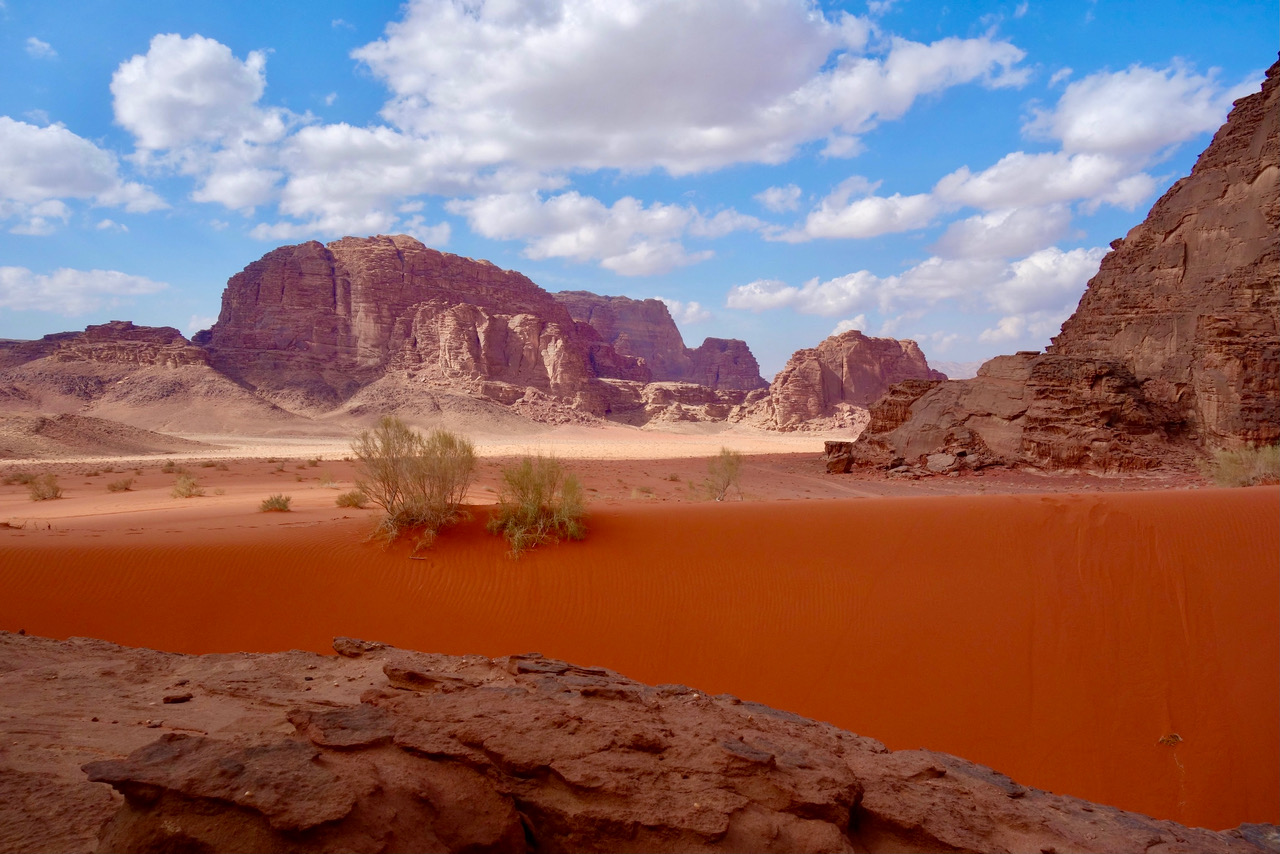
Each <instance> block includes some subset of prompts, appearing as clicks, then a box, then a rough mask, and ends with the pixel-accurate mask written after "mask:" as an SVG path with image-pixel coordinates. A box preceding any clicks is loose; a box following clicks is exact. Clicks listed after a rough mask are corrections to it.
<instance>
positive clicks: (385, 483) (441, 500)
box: [351, 416, 476, 546]
mask: <svg viewBox="0 0 1280 854" xmlns="http://www.w3.org/2000/svg"><path fill="white" fill-rule="evenodd" d="M351 452H352V454H353V455H354V456H355V458H356V460H357V462H358V470H357V471H358V473H357V476H356V488H357V489H358V490H359V491H360V492H363V493H364V494H365V495H366V496H368V499H369V501H371V502H372V503H373V504H375V505H377V506H378V507H381V508H382V511H383V516H382V520H381V521H380V522H379V524H378V530H377V531H376V534H380V535H382V536H385V537H386V538H387V539H388V540H389V541H390V540H395V539H396V538H398V537H400V536H401V535H402V534H404V533H405V532H407V531H409V530H411V529H415V530H420V531H421V534H420V536H419V539H418V542H417V544H416V545H417V546H422V545H425V544H429V543H430V542H431V541H432V540H434V539H435V537H436V534H438V533H439V532H440V530H441V529H442V528H444V527H445V526H446V525H450V524H452V523H453V522H456V521H457V520H458V519H459V518H461V516H462V513H461V509H460V508H461V506H462V499H463V497H464V496H465V495H466V493H467V487H468V486H469V485H470V484H471V479H472V477H473V476H474V474H475V468H476V453H475V447H474V446H473V445H472V444H471V442H470V441H469V440H467V439H466V438H464V437H461V436H456V435H454V434H453V433H449V432H446V431H444V430H433V431H432V432H431V434H430V435H428V436H423V435H422V434H421V433H419V432H418V431H417V430H414V429H413V428H411V427H409V426H408V425H407V424H405V423H404V422H403V421H401V420H400V419H399V418H396V417H394V416H385V417H384V418H382V420H380V421H379V422H378V425H377V426H376V427H374V428H373V429H372V430H365V431H364V432H363V433H361V434H360V436H359V437H357V439H356V440H355V441H354V442H352V443H351Z"/></svg>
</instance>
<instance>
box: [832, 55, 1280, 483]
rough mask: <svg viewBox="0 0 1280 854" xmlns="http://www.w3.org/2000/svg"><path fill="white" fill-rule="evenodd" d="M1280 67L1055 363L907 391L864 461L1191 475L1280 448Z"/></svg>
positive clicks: (1014, 365)
mask: <svg viewBox="0 0 1280 854" xmlns="http://www.w3.org/2000/svg"><path fill="white" fill-rule="evenodd" d="M1278 123H1280V63H1277V64H1275V65H1273V66H1272V67H1271V68H1270V70H1268V72H1267V78H1266V82H1265V83H1264V84H1263V87H1262V91H1261V92H1258V93H1256V94H1253V95H1250V96H1248V97H1246V98H1242V99H1241V100H1239V101H1237V102H1236V104H1235V107H1234V109H1233V110H1232V111H1231V115H1230V116H1229V117H1228V119H1227V123H1226V124H1225V125H1224V126H1223V127H1222V128H1221V129H1220V130H1219V131H1218V133H1217V134H1216V135H1215V136H1214V139H1213V142H1212V143H1211V144H1210V145H1209V148H1208V149H1207V150H1206V151H1205V152H1204V153H1203V154H1202V155H1201V156H1200V158H1199V160H1198V161H1197V163H1196V165H1195V168H1194V169H1193V170H1192V172H1191V175H1190V176H1188V177H1186V178H1183V179H1182V180H1180V181H1178V182H1177V183H1176V184H1174V185H1173V187H1171V188H1170V189H1169V191H1168V192H1167V193H1165V195H1164V196H1163V197H1162V198H1161V199H1160V200H1159V201H1158V202H1157V203H1156V204H1155V206H1154V207H1153V208H1152V209H1151V212H1150V214H1149V215H1148V216H1147V218H1146V220H1145V221H1144V222H1143V223H1142V224H1140V225H1138V226H1137V227H1135V228H1134V229H1133V230H1131V231H1130V232H1129V234H1128V235H1127V236H1126V237H1125V238H1124V239H1123V240H1117V241H1114V242H1113V243H1112V251H1111V252H1109V253H1108V254H1107V255H1106V256H1105V257H1104V258H1103V260H1102V264H1101V268H1100V269H1099V272H1098V275H1097V276H1095V277H1094V278H1093V279H1092V280H1091V281H1090V282H1089V285H1088V288H1087V290H1086V292H1085V294H1084V296H1083V298H1082V299H1081V300H1080V305H1079V306H1078V307H1077V309H1076V311H1075V313H1074V314H1073V315H1072V316H1071V318H1070V319H1068V320H1067V321H1066V323H1064V324H1063V327H1062V333H1061V334H1060V335H1058V336H1057V337H1056V338H1054V339H1053V345H1052V346H1051V347H1049V349H1048V351H1047V352H1046V353H1019V354H1017V355H1015V356H1001V357H998V358H996V359H993V360H991V361H989V362H987V363H986V364H985V365H983V366H982V368H981V369H979V371H978V376H977V377H976V378H975V379H972V380H965V381H959V382H945V383H941V384H938V385H934V386H923V385H919V384H914V385H904V386H900V387H897V388H894V389H893V390H891V392H890V394H889V395H888V396H887V397H886V398H884V399H883V400H881V401H880V402H878V403H877V404H876V405H874V406H873V407H872V409H871V424H870V427H869V428H868V430H866V431H865V432H864V434H863V435H862V437H860V439H859V442H858V444H857V446H856V447H855V449H854V453H855V456H856V457H858V458H859V459H860V460H861V461H862V462H864V463H872V464H878V465H882V466H885V467H890V468H892V467H895V466H899V465H902V464H904V463H906V464H908V465H911V464H914V465H917V466H923V465H925V463H926V461H927V460H928V459H929V457H930V456H931V455H934V456H936V455H939V454H944V455H948V456H950V457H952V458H954V459H956V460H958V461H959V462H957V463H955V464H954V465H955V466H957V467H968V466H979V467H980V466H982V465H989V464H1027V465H1033V466H1037V467H1040V468H1046V469H1087V470H1096V471H1117V470H1120V471H1123V470H1134V469H1145V468H1155V467H1161V466H1169V465H1173V466H1178V465H1189V464H1190V463H1191V462H1192V460H1193V458H1194V454H1195V452H1196V449H1198V448H1218V447H1238V446H1241V445H1262V444H1271V443H1274V442H1276V441H1277V440H1278V439H1280V330H1278V327H1277V322H1278V321H1277V316H1278V312H1280V183H1278V182H1280V132H1278Z"/></svg>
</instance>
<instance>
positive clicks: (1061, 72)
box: [1049, 65, 1075, 88]
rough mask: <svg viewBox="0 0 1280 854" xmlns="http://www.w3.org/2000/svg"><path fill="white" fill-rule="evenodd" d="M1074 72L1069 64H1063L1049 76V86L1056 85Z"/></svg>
mask: <svg viewBox="0 0 1280 854" xmlns="http://www.w3.org/2000/svg"><path fill="white" fill-rule="evenodd" d="M1074 73H1075V72H1074V71H1073V70H1072V69H1071V68H1070V67H1069V66H1065V65H1064V66H1063V67H1062V68H1059V69H1058V70H1057V71H1055V72H1053V74H1052V75H1051V76H1050V77H1049V86H1050V87H1051V88H1052V87H1054V86H1057V85H1058V84H1059V83H1061V82H1062V81H1063V80H1066V79H1067V78H1069V77H1070V76H1071V75H1072V74H1074Z"/></svg>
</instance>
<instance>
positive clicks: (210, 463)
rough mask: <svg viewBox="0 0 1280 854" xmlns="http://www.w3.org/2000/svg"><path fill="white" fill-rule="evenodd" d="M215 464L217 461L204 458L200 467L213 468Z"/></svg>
mask: <svg viewBox="0 0 1280 854" xmlns="http://www.w3.org/2000/svg"><path fill="white" fill-rule="evenodd" d="M216 465H217V463H215V462H214V461H213V460H205V461H203V462H202V463H200V468H202V469H211V468H213V467H214V466H216Z"/></svg>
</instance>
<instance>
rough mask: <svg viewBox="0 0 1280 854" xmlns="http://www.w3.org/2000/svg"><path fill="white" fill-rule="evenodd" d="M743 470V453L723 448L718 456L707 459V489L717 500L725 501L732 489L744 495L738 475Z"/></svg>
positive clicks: (739, 494) (740, 495)
mask: <svg viewBox="0 0 1280 854" xmlns="http://www.w3.org/2000/svg"><path fill="white" fill-rule="evenodd" d="M741 470H742V454H740V453H738V452H737V451H731V450H729V449H728V448H721V449H720V454H719V455H718V456H714V457H712V458H711V459H710V460H708V461H707V473H708V475H709V476H708V478H707V491H708V492H710V493H711V497H712V498H714V499H715V500H716V501H724V499H725V496H727V495H728V494H729V490H730V489H737V490H738V497H739V498H741V497H742V487H740V486H739V485H738V476H739V473H740V472H741Z"/></svg>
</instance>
